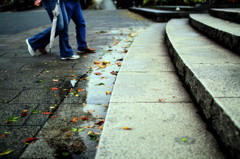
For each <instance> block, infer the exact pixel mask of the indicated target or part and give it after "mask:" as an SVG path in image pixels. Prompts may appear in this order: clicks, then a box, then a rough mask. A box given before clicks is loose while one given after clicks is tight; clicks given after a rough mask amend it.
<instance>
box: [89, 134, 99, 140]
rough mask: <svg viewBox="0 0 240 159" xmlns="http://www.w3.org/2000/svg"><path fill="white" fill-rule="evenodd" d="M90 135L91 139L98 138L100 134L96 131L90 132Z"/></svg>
mask: <svg viewBox="0 0 240 159" xmlns="http://www.w3.org/2000/svg"><path fill="white" fill-rule="evenodd" d="M88 136H89V137H90V140H97V139H98V136H99V135H98V134H95V133H90V134H88Z"/></svg>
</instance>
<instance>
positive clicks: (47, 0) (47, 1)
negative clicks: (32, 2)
mask: <svg viewBox="0 0 240 159" xmlns="http://www.w3.org/2000/svg"><path fill="white" fill-rule="evenodd" d="M56 2H57V0H43V1H42V4H43V6H44V8H45V9H46V11H47V13H48V15H49V17H50V19H51V21H52V20H53V14H52V10H54V8H55V5H56ZM68 23H69V20H68V16H67V12H66V8H65V5H64V3H63V2H61V1H60V14H59V16H58V21H57V31H56V36H57V35H58V34H59V46H60V56H61V57H70V56H72V55H73V54H74V53H73V51H72V48H71V46H70V44H69V37H68ZM50 35H51V27H48V28H47V29H45V30H44V31H42V32H40V33H38V34H36V35H35V36H33V37H31V38H29V39H28V41H29V44H30V45H31V47H32V48H33V50H37V49H38V48H39V47H45V46H46V45H47V44H48V43H49V41H50Z"/></svg>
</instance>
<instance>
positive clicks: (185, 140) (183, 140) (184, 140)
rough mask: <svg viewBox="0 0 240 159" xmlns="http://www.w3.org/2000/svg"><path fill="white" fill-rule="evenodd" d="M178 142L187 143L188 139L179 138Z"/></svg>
mask: <svg viewBox="0 0 240 159" xmlns="http://www.w3.org/2000/svg"><path fill="white" fill-rule="evenodd" d="M180 140H181V141H182V142H187V141H188V139H187V138H185V137H184V138H181V139H180Z"/></svg>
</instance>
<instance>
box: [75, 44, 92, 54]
mask: <svg viewBox="0 0 240 159" xmlns="http://www.w3.org/2000/svg"><path fill="white" fill-rule="evenodd" d="M94 52H96V49H93V48H90V47H89V46H88V45H87V48H86V49H81V50H78V51H77V53H94Z"/></svg>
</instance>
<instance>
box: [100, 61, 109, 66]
mask: <svg viewBox="0 0 240 159" xmlns="http://www.w3.org/2000/svg"><path fill="white" fill-rule="evenodd" d="M102 64H103V65H110V61H103V62H102Z"/></svg>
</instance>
